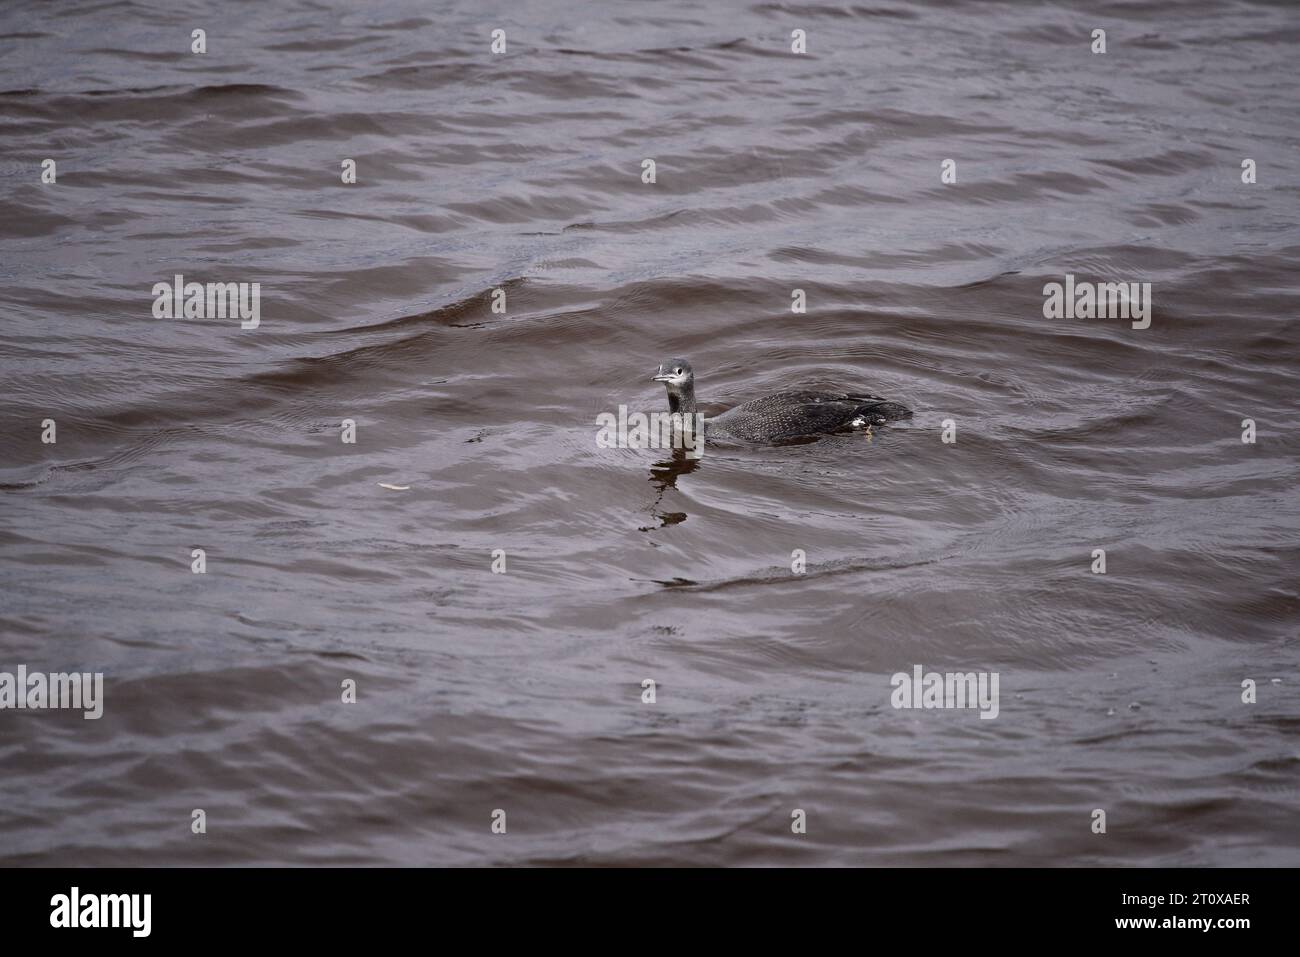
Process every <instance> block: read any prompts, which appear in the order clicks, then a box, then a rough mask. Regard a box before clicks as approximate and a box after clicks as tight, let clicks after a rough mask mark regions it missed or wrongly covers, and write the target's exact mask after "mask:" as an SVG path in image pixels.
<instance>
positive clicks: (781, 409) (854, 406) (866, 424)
mask: <svg viewBox="0 0 1300 957" xmlns="http://www.w3.org/2000/svg"><path fill="white" fill-rule="evenodd" d="M651 381H652V382H662V383H663V384H664V387H665V388H666V389H667V390H668V409H669V411H670V412H686V413H694V412H696V411H697V409H696V405H695V370H694V369H692V368H691V364H690V363H689V362H687V361H686V360H685V359H676V358H673V359H664V360H663V361H662V362H660V363H659V372H658V373H657V374H655V375H654V376H652V377H651ZM911 414H912V413H911V411H910V410H908V409H906V408H904V407H903V406H901V405H899V404H898V403H897V402H891V401H889V400H888V399H882V398H881V397H880V396H878V395H865V394H862V393H855V392H773V393H772V394H771V395H765V396H763V397H762V398H761V399H754V400H753V401H751V402H746V403H744V404H743V405H738V406H736V407H735V408H734V409H728V410H727V411H726V412H723V413H722V414H721V415H715V416H710V417H708V418H706V419H705V420H704V426H705V434H706V435H708V436H713V437H719V436H721V437H725V438H736V439H741V440H744V441H747V442H779V441H783V440H785V439H797V438H803V437H806V436H813V435H826V434H828V433H831V432H843V431H848V430H851V429H870V428H871V426H873V425H882V424H883V423H885V422H888V421H890V420H893V419H906V418H909V417H910V416H911Z"/></svg>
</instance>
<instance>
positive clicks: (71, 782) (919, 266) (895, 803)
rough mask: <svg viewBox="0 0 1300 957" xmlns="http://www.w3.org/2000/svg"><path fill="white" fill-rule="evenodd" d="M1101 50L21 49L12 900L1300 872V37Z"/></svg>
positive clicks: (553, 20)
mask: <svg viewBox="0 0 1300 957" xmlns="http://www.w3.org/2000/svg"><path fill="white" fill-rule="evenodd" d="M1072 6H1073V9H1071V7H1068V6H1065V5H1041V6H1040V5H1030V4H1021V3H976V2H966V3H949V2H942V3H940V2H937V0H936V2H935V3H933V4H926V3H891V2H881V3H875V2H868V3H848V4H842V3H818V4H778V3H768V2H725V3H710V4H696V3H685V2H658V3H645V2H609V3H599V4H598V3H571V2H558V0H556V2H523V3H520V2H514V0H512V2H502V0H475V2H473V3H470V2H464V3H456V4H446V3H441V4H440V3H429V2H383V3H373V4H353V3H343V2H339V3H320V2H313V3H307V2H302V3H285V2H275V3H272V2H258V3H252V2H249V3H226V4H197V3H169V4H143V3H129V2H117V3H51V4H19V3H12V4H4V5H3V6H2V7H0V315H2V316H3V320H2V322H0V374H2V375H3V390H0V586H2V588H3V592H2V600H3V604H2V605H0V634H2V636H3V637H2V641H3V644H0V656H2V657H0V670H9V671H12V670H13V669H14V668H15V667H16V666H17V665H19V664H25V665H26V666H27V667H28V668H29V669H33V670H46V671H64V670H68V669H78V670H86V671H103V672H104V673H105V711H104V716H103V718H102V719H100V720H98V721H85V720H83V719H82V718H81V717H80V715H79V714H75V713H69V712H44V713H41V712H16V711H0V862H2V863H5V864H55V863H85V864H151V863H154V864H156V863H164V864H201V863H218V864H279V863H328V864H353V863H358V864H360V863H392V864H487V863H530V864H542V863H574V862H578V863H624V864H625V863H650V864H669V863H680V864H742V865H748V864H782V863H793V864H907V865H916V864H959V865H998V864H1132V865H1147V864H1174V865H1183V864H1210V865H1229V864H1234V865H1240V864H1265V865H1279V864H1291V865H1295V864H1298V863H1300V851H1298V850H1297V835H1298V834H1300V829H1298V828H1300V791H1298V790H1297V786H1298V783H1300V782H1298V778H1300V734H1298V732H1300V709H1298V708H1297V705H1298V703H1300V699H1298V696H1297V688H1298V682H1300V676H1298V675H1297V674H1296V662H1297V651H1298V648H1297V635H1298V629H1297V622H1298V621H1300V614H1298V612H1300V602H1298V601H1297V580H1298V577H1300V576H1298V575H1297V571H1298V570H1300V554H1298V549H1297V545H1298V542H1297V529H1298V527H1300V497H1298V496H1297V492H1296V473H1297V457H1298V453H1300V435H1298V433H1297V427H1296V423H1297V414H1298V413H1300V408H1298V403H1297V395H1298V392H1300V390H1298V389H1297V386H1298V385H1300V382H1298V377H1297V368H1298V366H1300V358H1298V357H1300V349H1298V347H1300V327H1298V325H1297V319H1296V314H1297V295H1296V289H1297V282H1296V276H1297V269H1298V268H1300V119H1298V116H1300V111H1298V110H1297V89H1298V81H1300V67H1297V64H1298V63H1300V58H1298V57H1297V56H1296V48H1297V43H1298V42H1300V10H1298V8H1297V7H1296V5H1295V4H1293V3H1290V2H1286V3H1246V2H1237V3H1232V2H1227V3H1218V2H1215V3H1210V2H1187V3H1177V4H1166V3H1151V2H1135V3H1112V4H1097V5H1094V6H1092V7H1090V8H1088V9H1087V11H1086V12H1084V10H1083V8H1082V7H1079V6H1078V5H1072ZM196 28H202V29H204V30H206V32H207V44H208V52H207V53H206V54H202V55H199V54H193V53H191V52H190V42H191V40H190V35H191V31H192V30H194V29H196ZM498 28H499V29H504V30H505V31H506V35H507V49H506V52H505V54H503V55H493V54H492V53H491V51H490V49H489V44H490V42H491V40H490V34H491V31H492V30H494V29H498ZM1096 28H1103V29H1105V30H1106V31H1107V43H1108V50H1107V52H1106V53H1105V54H1104V55H1098V54H1094V53H1092V52H1091V50H1090V43H1091V40H1090V35H1091V32H1092V30H1093V29H1096ZM794 29H803V30H805V31H807V36H808V53H807V54H806V55H802V56H800V55H795V54H792V53H791V51H790V43H791V40H790V34H791V31H792V30H794ZM47 157H48V158H54V159H55V160H56V163H57V183H56V184H53V185H49V184H42V183H41V182H40V173H41V165H40V164H41V161H42V160H43V159H45V158H47ZM345 158H352V159H355V160H356V162H357V175H358V181H357V183H356V184H355V185H344V184H343V183H342V182H341V181H340V172H341V166H340V164H341V163H342V161H343V160H344V159H345ZM646 158H653V159H654V160H655V161H656V164H657V182H655V183H654V184H644V183H642V181H641V170H642V160H643V159H646ZM949 158H951V159H953V160H955V161H956V168H957V182H956V183H955V184H943V183H941V182H940V163H941V162H942V161H943V160H944V159H949ZM1245 158H1251V159H1253V160H1254V161H1255V162H1256V164H1257V167H1258V182H1256V183H1254V184H1245V183H1243V182H1242V177H1241V163H1242V160H1243V159H1245ZM176 273H181V274H183V275H184V276H185V277H186V279H187V280H197V281H200V282H206V281H229V282H260V283H261V284H262V287H261V289H262V292H261V296H262V301H261V325H260V326H259V327H258V328H257V329H253V330H242V329H240V327H239V323H238V322H237V321H235V320H229V319H189V320H184V319H157V318H154V316H153V315H152V304H153V295H152V292H151V288H152V286H153V284H154V283H156V282H159V281H164V282H170V281H171V279H172V277H173V275H175V274H176ZM1067 273H1070V274H1074V275H1076V276H1077V277H1079V278H1080V279H1087V280H1091V281H1125V282H1150V283H1151V288H1152V296H1153V299H1154V303H1155V305H1154V309H1153V313H1152V321H1151V326H1150V328H1148V329H1134V328H1132V327H1131V325H1130V323H1128V322H1127V321H1123V320H1116V319H1045V318H1044V316H1043V299H1044V297H1043V286H1044V284H1045V283H1048V282H1053V281H1056V282H1059V281H1062V279H1063V277H1064V275H1065V274H1067ZM497 288H501V289H504V290H505V291H506V297H507V299H506V301H507V310H506V312H505V314H496V313H493V312H492V310H491V301H492V300H491V294H492V290H494V289H497ZM796 288H798V289H803V290H805V291H806V294H807V298H808V311H807V313H806V314H803V315H797V314H794V313H792V312H791V309H790V303H791V291H792V290H793V289H796ZM679 354H680V355H685V356H688V357H689V358H690V359H691V360H692V362H693V363H694V365H695V368H696V370H697V372H698V374H699V377H700V383H699V385H700V390H701V393H702V397H703V398H705V399H706V400H707V401H708V402H709V403H710V405H709V408H710V410H716V409H719V408H723V407H726V406H727V405H729V404H731V403H733V402H736V401H740V400H742V399H744V398H748V397H752V396H755V395H758V394H760V393H763V392H766V391H772V390H776V389H781V388H791V387H834V388H840V389H845V390H868V391H872V392H876V393H879V394H881V395H885V396H889V397H891V398H894V399H897V400H899V401H902V402H904V403H906V404H907V405H908V406H910V407H911V408H913V409H914V410H916V415H915V416H914V418H913V419H912V420H911V421H910V422H906V423H901V424H899V425H896V426H894V427H890V428H887V429H879V430H877V431H876V433H875V435H874V436H873V437H872V438H871V439H869V440H868V439H867V438H865V437H864V436H862V435H844V436H834V437H829V438H826V439H823V440H821V441H818V442H815V443H813V444H805V445H796V446H786V447H778V448H744V447H734V448H725V447H716V448H710V449H708V450H706V452H705V454H704V456H703V458H702V459H700V460H699V461H698V462H691V461H689V460H686V461H680V460H679V461H677V462H673V461H672V459H671V456H670V455H669V454H668V453H665V452H653V451H636V450H628V449H622V450H606V449H600V448H597V447H596V442H595V437H596V425H595V421H596V416H597V414H598V413H601V412H604V411H613V410H615V409H617V407H618V405H619V404H620V403H625V404H627V405H629V406H630V407H632V408H634V409H657V408H660V407H662V405H663V401H664V399H663V390H662V388H661V387H659V386H658V385H655V384H653V383H651V382H649V381H648V380H649V376H650V375H651V373H652V372H653V371H654V369H655V365H656V363H657V362H658V360H659V359H660V358H661V357H662V356H664V355H679ZM47 418H53V419H55V420H56V422H57V429H58V431H57V439H58V441H57V444H54V445H49V444H42V442H41V440H40V436H41V422H42V420H44V419H47ZM1247 418H1249V419H1253V420H1254V421H1255V422H1256V425H1257V429H1258V438H1257V441H1256V442H1255V443H1254V444H1247V443H1243V442H1242V440H1241V435H1242V424H1241V423H1242V420H1243V419H1247ZM344 419H353V420H355V422H356V423H357V442H356V443H355V444H354V445H348V444H344V443H343V442H342V441H341V440H340V423H341V422H342V421H343V420H344ZM945 419H953V420H954V422H955V424H956V427H957V441H956V443H955V444H945V443H944V442H943V441H941V434H942V425H941V424H942V423H943V421H944V420H945ZM657 463H666V464H657ZM380 483H388V484H391V485H397V486H409V489H408V490H405V491H399V490H392V489H386V488H383V487H381V486H380ZM194 548H203V549H205V550H206V554H207V572H206V574H204V575H196V574H192V573H191V570H190V561H191V557H190V556H191V550H192V549H194ZM1096 548H1104V549H1105V550H1106V553H1107V573H1106V574H1105V575H1100V574H1093V573H1092V572H1091V570H1090V565H1091V563H1092V557H1091V556H1092V552H1093V550H1094V549H1096ZM495 549H503V550H504V551H505V553H506V555H507V569H508V570H507V573H506V574H493V573H492V571H491V564H492V552H493V550H495ZM795 549H803V550H804V551H805V552H806V554H807V557H808V568H807V573H806V574H803V575H799V574H795V573H793V572H792V571H791V555H792V552H793V550H795ZM918 664H919V665H922V666H923V667H924V668H926V669H927V670H940V671H945V670H960V671H996V672H998V673H999V675H1000V689H1001V706H1000V713H999V715H998V717H997V718H996V719H995V720H981V719H980V718H979V716H978V714H977V713H976V712H975V711H969V710H968V711H935V710H896V709H894V708H893V707H892V706H891V703H890V693H891V687H890V675H892V674H893V673H895V672H899V671H904V672H910V671H911V670H912V668H913V666H914V665H918ZM647 678H651V679H654V680H655V681H656V682H657V702H656V703H654V704H643V703H642V701H641V693H642V687H641V683H642V681H643V680H644V679H647ZM1248 678H1249V679H1253V680H1254V681H1255V682H1256V683H1257V685H1258V701H1257V703H1255V704H1253V705H1252V704H1243V703H1242V700H1241V694H1242V690H1241V683H1242V682H1243V680H1245V679H1248ZM345 679H353V680H355V681H356V683H357V689H358V700H357V702H356V703H355V704H343V703H342V702H341V701H340V695H341V691H340V687H341V683H342V682H343V681H344V680H345ZM195 808H202V809H204V810H205V811H206V813H207V819H208V832H207V834H206V835H202V836H197V835H194V834H191V831H190V821H191V811H192V810H193V809H195ZM795 808H801V809H803V810H805V811H806V812H807V818H808V828H807V833H806V834H804V835H795V834H792V833H791V826H790V825H791V812H792V810H793V809H795ZM1096 808H1101V809H1104V810H1105V811H1106V812H1107V820H1108V827H1107V833H1106V834H1104V835H1099V834H1094V833H1092V830H1091V824H1092V812H1093V809H1096ZM494 809H502V810H505V811H506V812H507V816H508V817H507V819H508V831H507V833H506V834H504V835H494V834H492V833H491V830H490V825H491V815H492V812H493V810H494Z"/></svg>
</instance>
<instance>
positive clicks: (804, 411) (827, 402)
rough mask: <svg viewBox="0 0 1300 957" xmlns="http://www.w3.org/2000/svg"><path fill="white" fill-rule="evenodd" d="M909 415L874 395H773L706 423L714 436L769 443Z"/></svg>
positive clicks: (901, 407)
mask: <svg viewBox="0 0 1300 957" xmlns="http://www.w3.org/2000/svg"><path fill="white" fill-rule="evenodd" d="M911 414H912V413H911V412H909V411H908V410H907V409H905V408H904V407H903V406H901V405H899V404H898V403H897V402H890V401H889V400H887V399H883V398H881V397H880V396H878V395H854V394H850V393H843V392H801V391H793V392H774V393H772V394H771V395H765V396H763V397H762V398H761V399H754V400H753V401H752V402H746V403H744V404H743V405H738V406H736V407H735V408H734V409H729V410H728V411H726V412H724V413H722V414H721V415H717V416H712V417H710V418H709V420H708V424H709V426H710V428H711V429H712V430H713V431H714V432H715V433H724V434H726V435H730V436H734V437H736V438H738V439H744V440H747V441H750V442H772V441H778V440H781V439H792V438H798V437H800V436H804V435H822V434H825V433H827V432H838V431H840V430H842V429H849V428H854V427H861V426H867V425H878V424H881V423H884V422H887V421H889V420H890V419H901V418H907V417H908V416H910V415H911Z"/></svg>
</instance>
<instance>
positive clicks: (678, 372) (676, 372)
mask: <svg viewBox="0 0 1300 957" xmlns="http://www.w3.org/2000/svg"><path fill="white" fill-rule="evenodd" d="M681 374H682V370H681V369H677V370H675V371H674V372H673V375H681Z"/></svg>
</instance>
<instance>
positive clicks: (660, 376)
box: [650, 366, 672, 382]
mask: <svg viewBox="0 0 1300 957" xmlns="http://www.w3.org/2000/svg"><path fill="white" fill-rule="evenodd" d="M671 378H672V376H670V375H664V367H663V366H660V367H659V374H658V375H652V376H651V377H650V381H651V382H667V381H668V380H669V379H671Z"/></svg>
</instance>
